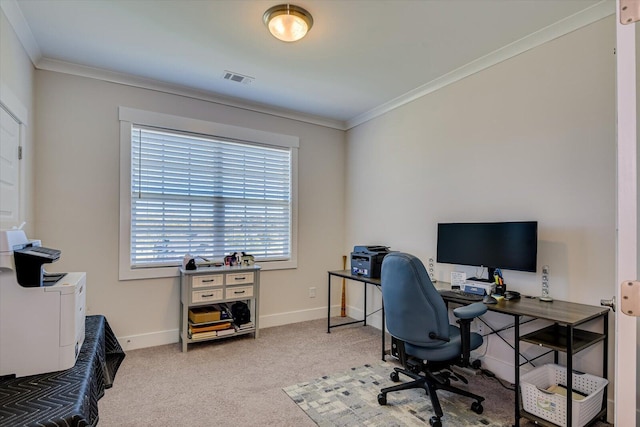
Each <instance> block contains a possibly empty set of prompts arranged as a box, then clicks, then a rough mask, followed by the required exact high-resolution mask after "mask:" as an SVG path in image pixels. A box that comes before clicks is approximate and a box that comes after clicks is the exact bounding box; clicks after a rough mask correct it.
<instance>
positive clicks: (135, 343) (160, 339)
mask: <svg viewBox="0 0 640 427" xmlns="http://www.w3.org/2000/svg"><path fill="white" fill-rule="evenodd" d="M179 339H180V332H179V330H178V329H171V330H169V331H160V332H151V333H148V334H139V335H129V336H125V337H118V342H119V343H120V347H122V349H123V350H135V349H138V348H146V347H155V346H158V345H165V344H173V343H176V342H178V341H179Z"/></svg>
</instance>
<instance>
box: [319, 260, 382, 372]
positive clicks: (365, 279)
mask: <svg viewBox="0 0 640 427" xmlns="http://www.w3.org/2000/svg"><path fill="white" fill-rule="evenodd" d="M331 276H335V277H341V278H343V279H349V280H354V281H356V282H362V284H363V288H364V310H363V312H364V318H363V319H362V320H354V321H351V322H345V323H340V324H338V325H332V324H331ZM367 284H369V285H374V286H377V287H378V288H380V279H372V278H370V277H362V276H357V275H354V274H351V271H349V270H339V271H329V272H328V286H327V288H328V297H327V333H328V334H329V333H331V329H332V328H338V327H340V326H346V325H353V324H354V323H362V324H363V326H366V324H367V317H368V316H370V315H371V314H373V313H369V314H367ZM376 311H377V310H376ZM381 311H382V328H381V329H382V360H383V361H384V360H385V354H386V353H385V348H384V347H385V329H386V328H385V324H384V305H383V306H382V307H381Z"/></svg>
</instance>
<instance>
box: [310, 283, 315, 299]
mask: <svg viewBox="0 0 640 427" xmlns="http://www.w3.org/2000/svg"><path fill="white" fill-rule="evenodd" d="M315 297H316V288H315V287H314V286H312V287H310V288H309V298H315Z"/></svg>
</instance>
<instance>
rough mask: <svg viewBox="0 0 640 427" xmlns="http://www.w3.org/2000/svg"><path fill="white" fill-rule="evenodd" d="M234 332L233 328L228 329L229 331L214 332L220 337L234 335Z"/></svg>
mask: <svg viewBox="0 0 640 427" xmlns="http://www.w3.org/2000/svg"><path fill="white" fill-rule="evenodd" d="M235 333H236V330H235V329H234V328H229V329H223V330H221V331H216V334H217V336H219V337H222V336H225V335H231V334H235Z"/></svg>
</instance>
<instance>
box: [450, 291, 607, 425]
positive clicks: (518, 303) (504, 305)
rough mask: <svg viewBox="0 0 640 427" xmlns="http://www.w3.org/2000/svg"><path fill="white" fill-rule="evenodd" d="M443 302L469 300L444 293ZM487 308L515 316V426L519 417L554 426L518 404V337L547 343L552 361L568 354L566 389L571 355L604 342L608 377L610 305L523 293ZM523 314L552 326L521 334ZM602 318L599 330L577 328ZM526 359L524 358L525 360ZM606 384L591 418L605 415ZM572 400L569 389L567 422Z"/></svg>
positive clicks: (605, 365)
mask: <svg viewBox="0 0 640 427" xmlns="http://www.w3.org/2000/svg"><path fill="white" fill-rule="evenodd" d="M444 300H445V302H447V303H449V302H453V303H458V304H469V302H467V301H463V300H459V299H455V298H450V297H445V298H444ZM487 308H488V309H489V311H492V312H495V313H502V314H506V315H510V316H513V318H514V324H513V328H514V345H513V349H514V369H515V377H514V379H515V414H514V416H515V424H514V425H515V426H519V425H520V418H522V417H525V418H527V419H530V420H532V421H535V422H536V424H538V425H543V426H554V425H555V424H552V423H549V422H548V421H546V420H543V419H541V418H538V417H536V416H535V415H533V414H529V413H527V412H525V411H524V410H522V409H521V408H520V366H521V365H523V363H520V341H525V342H529V343H532V344H536V345H540V346H543V347H546V348H548V349H550V350H551V351H553V353H554V363H556V364H557V363H558V353H559V352H564V353H566V355H567V366H566V368H567V389H568V390H571V389H572V381H573V378H572V377H573V376H572V375H570V374H569V373H570V372H573V357H572V356H573V355H574V354H576V353H578V352H580V351H581V350H584V349H585V348H587V347H589V346H591V345H594V344H596V343H598V342H602V343H603V350H602V376H603V378H605V379H606V378H607V364H608V357H607V351H608V348H609V334H608V331H609V316H608V314H609V309H608V308H605V307H599V306H592V305H585V304H578V303H573V302H568V301H560V300H554V301H552V302H544V301H540V300H539V299H538V298H530V297H524V296H523V297H522V298H521V299H518V300H511V301H506V300H501V301H499V302H498V303H497V304H490V305H487ZM523 317H530V318H533V319H542V320H547V321H550V322H553V324H552V325H551V326H548V327H546V328H542V329H540V330H538V331H534V332H531V333H529V334H526V335H524V336H520V321H521V319H522V318H523ZM599 318H602V320H603V328H602V329H603V331H602V333H594V332H590V331H585V330H582V329H577V328H576V327H577V326H580V325H583V324H585V323H588V322H591V321H594V320H597V319H599ZM525 363H527V362H525ZM606 395H607V388H606V387H605V391H604V396H605V397H604V399H603V402H602V408H601V410H600V412H599V413H598V414H597V415H596V416H595V417H594V419H600V418H603V419H604V418H606V415H607V399H606ZM572 417H573V415H572V401H571V393H567V424H566V425H568V426H571V425H572Z"/></svg>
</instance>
